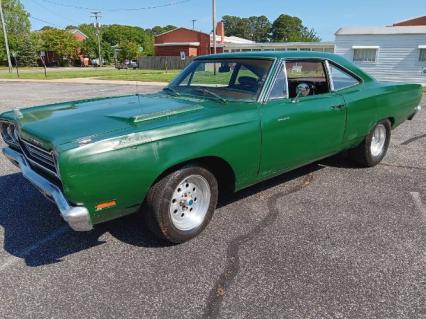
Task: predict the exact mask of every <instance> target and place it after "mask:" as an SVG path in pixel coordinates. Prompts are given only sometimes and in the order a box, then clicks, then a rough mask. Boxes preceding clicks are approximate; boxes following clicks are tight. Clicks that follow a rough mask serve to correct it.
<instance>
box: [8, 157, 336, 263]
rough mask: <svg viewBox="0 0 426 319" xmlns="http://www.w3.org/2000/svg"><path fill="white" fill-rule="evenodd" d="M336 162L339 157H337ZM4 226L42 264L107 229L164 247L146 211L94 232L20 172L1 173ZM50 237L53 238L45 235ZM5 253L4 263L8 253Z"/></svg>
mask: <svg viewBox="0 0 426 319" xmlns="http://www.w3.org/2000/svg"><path fill="white" fill-rule="evenodd" d="M336 164H337V162H336ZM323 167H324V166H322V165H320V164H319V163H314V164H310V165H307V166H305V167H303V168H300V169H297V170H294V171H292V172H289V173H285V174H282V175H280V176H277V177H275V178H272V179H269V180H267V181H264V182H261V183H259V184H256V185H255V186H251V187H249V188H247V189H245V190H242V191H239V192H236V193H234V194H232V195H229V196H226V197H224V198H221V200H220V202H219V205H218V206H219V208H220V207H224V206H227V205H229V204H231V203H234V202H237V201H239V200H242V199H244V198H245V197H247V196H250V195H254V194H256V193H259V192H262V191H265V190H267V189H270V188H272V187H275V186H277V185H280V184H283V183H286V182H289V181H292V180H294V179H297V178H299V177H302V176H304V175H307V174H309V173H312V172H315V171H317V170H320V169H322V168H323ZM0 198H2V200H1V201H0V226H1V227H3V233H4V240H3V242H4V250H5V251H6V252H7V253H8V254H9V255H12V256H15V257H17V258H20V259H23V260H25V263H26V265H28V266H30V267H38V266H41V265H47V264H53V263H57V262H60V261H61V260H62V259H63V258H64V257H66V256H68V255H71V254H74V253H77V252H81V251H86V250H88V249H92V248H95V247H97V246H100V245H103V244H105V241H104V240H102V237H103V235H104V234H107V233H109V234H111V235H112V236H113V237H114V238H116V239H118V240H119V241H121V242H124V243H126V244H129V245H133V246H136V247H144V248H149V249H158V248H165V247H168V246H170V244H169V243H168V242H165V241H162V240H159V239H157V238H156V237H155V236H154V235H153V234H152V233H151V232H150V231H149V230H148V229H147V227H146V226H145V225H144V223H143V211H142V212H141V213H142V214H140V213H139V214H133V215H130V216H126V217H123V218H120V219H117V220H114V221H110V222H106V223H103V224H100V225H97V226H96V227H95V228H94V230H92V231H90V232H74V231H72V230H71V229H70V228H69V227H68V226H67V225H66V224H65V223H64V222H63V220H62V219H61V217H60V215H59V212H58V210H57V208H56V207H55V205H54V204H52V203H50V202H49V201H48V200H46V199H45V198H44V197H43V195H41V194H40V193H39V192H38V191H37V190H36V189H35V188H34V187H33V186H32V185H31V184H30V183H29V182H28V181H26V180H25V179H24V178H23V177H22V175H21V174H20V173H16V174H11V175H6V176H0ZM46 238H47V239H48V240H46ZM2 255H4V253H3V254H1V253H0V267H1V263H2V261H4V259H7V258H8V257H5V258H3V256H2Z"/></svg>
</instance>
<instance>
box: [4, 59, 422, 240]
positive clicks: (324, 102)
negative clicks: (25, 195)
mask: <svg viewBox="0 0 426 319" xmlns="http://www.w3.org/2000/svg"><path fill="white" fill-rule="evenodd" d="M421 95H422V90H421V86H420V85H416V84H395V83H381V82H377V81H376V80H374V79H373V78H372V77H371V76H369V75H368V74H366V73H365V72H363V71H362V70H360V69H359V68H358V67H356V66H354V65H353V64H352V63H350V62H349V61H347V60H346V59H344V58H342V57H340V56H337V55H334V54H328V53H320V52H253V53H232V54H219V55H210V56H202V57H198V58H197V59H195V60H194V61H193V62H192V64H190V65H189V66H188V67H187V68H186V69H184V70H183V71H182V73H181V74H180V75H178V76H177V77H176V79H175V80H173V81H172V82H171V83H170V84H169V85H168V86H167V87H166V88H165V89H164V90H162V91H161V92H159V93H155V94H147V95H131V96H122V97H113V98H102V99H91V100H83V101H72V102H66V103H59V104H52V105H43V106H37V107H32V108H26V109H19V108H16V109H14V110H12V111H10V112H6V113H4V114H2V115H0V125H1V134H2V137H3V139H4V141H5V142H6V144H7V147H6V148H4V149H3V153H4V155H5V156H6V157H7V158H9V159H10V161H12V163H14V164H16V165H18V166H19V167H20V168H21V170H22V173H23V175H24V176H25V177H26V178H27V179H28V180H29V181H30V182H31V183H33V184H34V185H35V186H36V187H37V188H38V189H39V190H40V191H41V192H42V193H44V194H45V195H46V197H47V198H49V199H51V200H52V201H54V202H55V203H56V205H57V206H58V208H59V211H60V213H61V215H62V217H63V218H64V219H65V221H66V222H68V224H69V225H70V226H71V228H73V229H74V230H76V231H89V230H91V229H92V228H93V225H96V224H99V223H102V222H105V221H108V220H112V219H115V218H118V217H120V216H124V215H127V214H131V213H135V212H138V211H141V212H142V213H143V214H147V215H146V216H147V217H148V218H147V221H146V222H147V224H149V225H150V227H151V229H152V230H153V231H154V232H155V233H157V234H158V235H160V236H161V237H162V238H165V239H166V240H168V241H170V242H173V243H181V242H184V241H186V240H189V239H191V238H193V237H194V236H196V235H198V234H199V233H200V232H201V231H202V230H203V229H204V228H205V227H206V226H207V224H208V223H209V221H210V219H211V218H212V215H213V212H214V210H215V208H216V203H217V200H218V196H219V194H223V193H228V192H234V191H238V190H241V189H243V188H246V187H248V186H250V185H253V184H256V183H258V182H260V181H262V180H265V179H268V178H271V177H274V176H276V175H279V174H282V173H284V172H287V171H290V170H293V169H295V168H298V167H301V166H303V165H306V164H308V163H311V162H314V161H318V160H320V159H322V158H326V157H329V156H331V155H334V154H337V153H339V152H342V151H346V150H348V151H349V152H348V153H349V154H350V156H352V157H353V159H354V160H356V161H358V162H359V163H360V164H361V165H363V166H374V165H376V164H378V163H379V162H380V161H381V160H382V159H383V157H384V156H385V154H386V151H387V148H388V146H389V140H390V137H391V130H392V129H394V128H396V127H397V126H398V125H400V124H401V123H402V122H404V121H405V120H407V119H411V118H412V117H413V116H414V115H415V113H416V112H417V111H418V110H419V109H420V106H419V103H420V99H421Z"/></svg>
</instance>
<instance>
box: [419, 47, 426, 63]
mask: <svg viewBox="0 0 426 319" xmlns="http://www.w3.org/2000/svg"><path fill="white" fill-rule="evenodd" d="M419 61H420V62H426V49H420V56H419Z"/></svg>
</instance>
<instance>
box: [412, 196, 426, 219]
mask: <svg viewBox="0 0 426 319" xmlns="http://www.w3.org/2000/svg"><path fill="white" fill-rule="evenodd" d="M410 194H411V196H412V197H413V200H414V204H415V205H416V207H417V209H418V210H419V211H420V212H421V213H422V217H423V220H424V221H426V207H425V205H423V202H422V199H421V197H420V194H419V193H417V192H410Z"/></svg>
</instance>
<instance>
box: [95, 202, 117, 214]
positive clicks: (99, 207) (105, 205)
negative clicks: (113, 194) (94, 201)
mask: <svg viewBox="0 0 426 319" xmlns="http://www.w3.org/2000/svg"><path fill="white" fill-rule="evenodd" d="M114 206H117V201H115V200H111V201H108V202H103V203H100V204H98V205H96V211H99V210H104V209H107V208H111V207H114Z"/></svg>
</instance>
